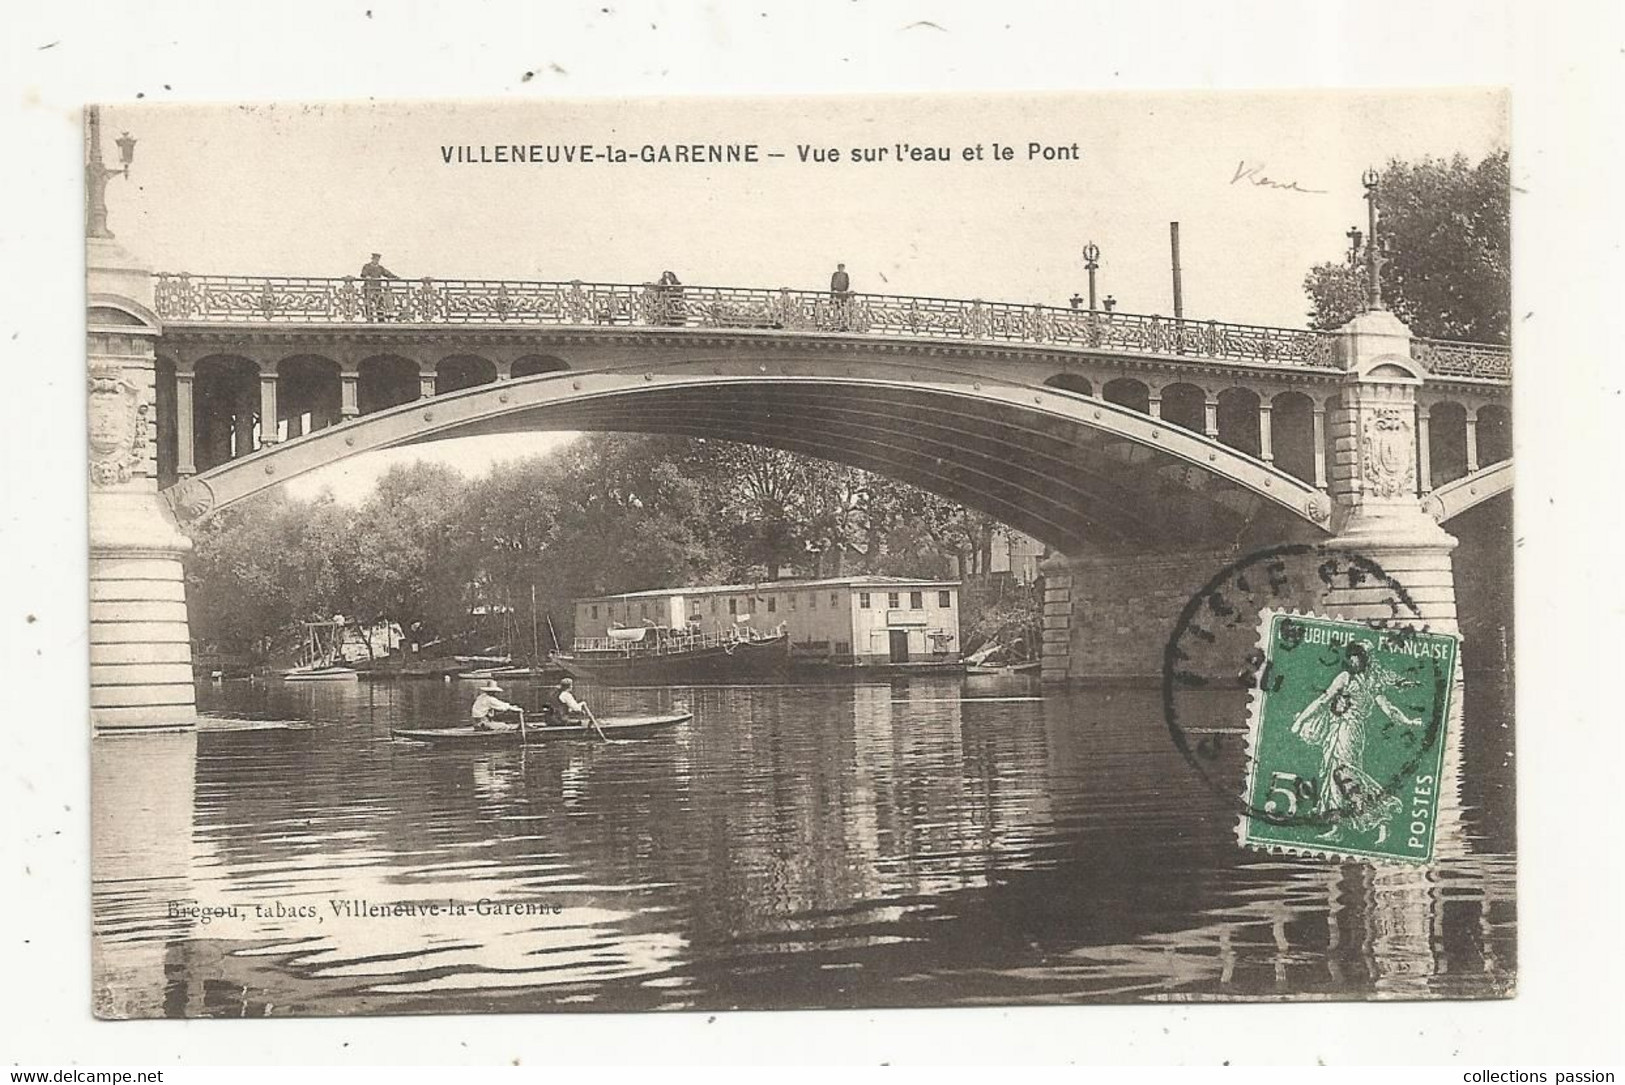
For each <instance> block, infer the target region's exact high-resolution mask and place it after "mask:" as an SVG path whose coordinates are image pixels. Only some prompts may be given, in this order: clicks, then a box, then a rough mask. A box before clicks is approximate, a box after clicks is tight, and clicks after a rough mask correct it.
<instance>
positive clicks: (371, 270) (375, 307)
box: [361, 252, 400, 321]
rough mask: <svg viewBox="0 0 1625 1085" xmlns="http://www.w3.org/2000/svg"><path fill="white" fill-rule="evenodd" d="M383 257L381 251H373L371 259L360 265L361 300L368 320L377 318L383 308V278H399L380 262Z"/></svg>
mask: <svg viewBox="0 0 1625 1085" xmlns="http://www.w3.org/2000/svg"><path fill="white" fill-rule="evenodd" d="M383 257H384V254H383V253H381V252H375V253H373V254H372V259H371V260H368V261H367V262H366V263H365V264H363V265H362V266H361V302H362V305H363V307H364V308H365V309H366V313H367V319H368V320H369V321H375V320H377V319H378V318H379V316H380V314H381V312H382V310H383V308H384V305H383V299H384V291H385V289H386V288H385V286H384V280H385V279H398V278H400V276H399V275H397V274H395V273H394V272H393V271H391V270H389V269H388V268H387V267H385V266H384V265H383V264H382V263H381V262H380V261H381V260H383Z"/></svg>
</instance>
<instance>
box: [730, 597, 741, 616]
mask: <svg viewBox="0 0 1625 1085" xmlns="http://www.w3.org/2000/svg"><path fill="white" fill-rule="evenodd" d="M728 613H729V614H738V613H739V600H737V599H729V600H728Z"/></svg>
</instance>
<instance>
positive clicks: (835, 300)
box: [829, 264, 852, 332]
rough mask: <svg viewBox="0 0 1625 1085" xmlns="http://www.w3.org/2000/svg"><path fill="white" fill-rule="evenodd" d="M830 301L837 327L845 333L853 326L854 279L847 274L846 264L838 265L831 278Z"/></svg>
mask: <svg viewBox="0 0 1625 1085" xmlns="http://www.w3.org/2000/svg"><path fill="white" fill-rule="evenodd" d="M829 300H830V307H831V309H832V310H833V312H834V316H835V326H836V327H837V328H839V329H840V330H841V331H843V332H844V331H846V330H848V329H849V328H850V327H851V325H852V320H851V308H852V277H851V276H849V275H848V274H847V273H846V265H845V264H836V265H835V274H833V275H831V276H830V277H829Z"/></svg>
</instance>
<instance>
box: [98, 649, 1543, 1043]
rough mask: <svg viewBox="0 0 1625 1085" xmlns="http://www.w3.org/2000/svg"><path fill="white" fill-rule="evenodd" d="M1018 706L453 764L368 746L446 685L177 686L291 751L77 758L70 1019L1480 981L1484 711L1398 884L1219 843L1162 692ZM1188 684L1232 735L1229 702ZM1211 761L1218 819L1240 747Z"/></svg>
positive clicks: (736, 699)
mask: <svg viewBox="0 0 1625 1085" xmlns="http://www.w3.org/2000/svg"><path fill="white" fill-rule="evenodd" d="M508 688H509V691H510V694H509V695H510V697H511V698H512V699H514V700H516V701H518V702H519V703H522V704H532V705H534V704H537V703H539V702H540V699H541V695H542V691H541V689H539V688H534V687H527V685H526V684H525V683H523V682H518V683H512V684H510V685H509V687H508ZM1040 692H1041V691H1040V689H1039V687H1038V686H1037V685H1036V684H1029V682H1028V681H1027V680H1026V679H1023V678H982V677H964V678H961V677H953V678H944V677H931V678H920V677H909V678H902V677H899V678H896V679H893V680H890V681H885V682H880V683H869V684H856V685H853V684H834V685H791V686H730V687H709V688H703V687H702V688H692V689H658V690H655V689H598V690H591V689H589V690H587V691H586V694H587V699H588V701H589V703H591V704H593V705H594V707H595V709H596V710H597V711H598V713H599V714H600V715H603V714H606V713H616V712H620V713H629V712H637V711H652V710H661V709H666V708H669V707H671V706H672V705H673V704H678V705H681V706H683V707H687V708H688V709H690V710H692V711H693V712H694V719H693V720H692V721H691V722H689V723H686V724H684V725H682V726H680V727H678V728H676V729H674V730H672V731H670V732H667V733H664V734H661V735H658V736H655V737H650V738H647V739H643V740H640V741H636V742H632V741H627V742H623V743H616V744H612V745H605V744H602V743H596V742H585V741H567V742H560V743H553V744H548V745H545V746H541V747H532V748H529V749H526V750H523V751H521V750H518V749H502V750H495V749H493V750H482V751H467V750H464V751H451V750H444V749H436V748H427V747H422V746H414V745H408V744H404V743H397V742H392V741H391V740H390V736H389V730H390V727H391V726H400V725H414V726H435V725H439V724H448V725H449V724H452V723H454V722H457V721H458V720H459V719H460V718H461V717H462V716H464V715H465V714H466V712H467V709H468V703H469V701H470V700H471V699H472V695H473V694H472V685H471V684H469V683H466V682H459V683H451V684H441V683H430V682H423V683H401V684H394V685H385V684H369V683H355V682H352V683H337V684H335V683H308V684H302V685H288V684H284V683H280V682H271V683H247V682H233V683H226V684H224V685H215V686H209V685H203V686H200V687H199V702H200V709H201V710H202V711H204V712H206V713H211V714H215V715H219V716H222V717H232V718H234V719H237V720H244V719H255V720H278V721H296V722H297V723H298V724H299V726H295V727H277V728H274V729H259V730H231V731H224V732H219V733H216V732H212V731H211V732H205V733H201V734H198V735H196V736H147V737H139V738H137V737H128V738H126V737H111V738H101V739H98V740H97V741H96V742H95V743H94V747H95V749H94V756H93V786H94V787H95V789H96V796H95V798H96V802H95V806H96V823H95V838H96V842H97V843H96V847H97V855H96V862H95V873H96V880H95V882H94V886H93V893H94V926H95V931H94V937H95V950H96V953H95V956H96V962H97V975H96V1006H97V1011H98V1013H100V1014H102V1015H104V1016H189V1017H191V1016H259V1015H268V1014H274V1015H299V1014H347V1013H417V1012H453V1011H463V1012H469V1011H528V1010H551V1009H561V1010H583V1009H585V1010H643V1009H720V1008H729V1007H754V1008H779V1007H802V1008H815V1007H872V1006H894V1005H906V1006H930V1005H975V1004H1005V1003H1067V1002H1080V1001H1085V1002H1086V1001H1110V1002H1118V1001H1152V1000H1206V999H1245V998H1271V999H1273V998H1283V997H1290V998H1436V997H1438V998H1453V997H1488V996H1502V995H1506V994H1509V993H1510V991H1511V988H1512V985H1513V976H1514V972H1515V967H1514V962H1515V948H1516V936H1515V914H1516V913H1515V900H1514V884H1513V883H1514V855H1513V837H1512V824H1513V817H1512V814H1513V810H1512V729H1511V726H1510V708H1509V705H1510V699H1509V698H1508V697H1507V696H1506V694H1505V692H1504V691H1502V690H1499V689H1496V688H1495V687H1494V686H1493V685H1492V684H1490V683H1488V682H1485V681H1479V682H1476V683H1474V682H1473V681H1472V680H1471V679H1470V680H1469V692H1468V700H1467V708H1466V725H1465V726H1464V727H1463V728H1462V729H1461V734H1462V735H1464V736H1465V738H1464V741H1462V743H1461V745H1460V748H1459V749H1458V750H1457V751H1456V756H1457V758H1458V759H1459V763H1460V766H1461V774H1460V775H1461V786H1460V788H1459V789H1458V792H1459V799H1458V798H1457V797H1455V796H1452V795H1447V796H1446V799H1445V806H1446V810H1445V812H1444V813H1442V814H1441V831H1440V838H1439V849H1440V853H1441V856H1442V858H1440V859H1439V860H1438V861H1437V862H1436V863H1434V864H1433V865H1432V866H1430V867H1426V868H1409V867H1399V866H1394V865H1373V864H1367V863H1352V862H1351V863H1337V862H1331V861H1321V860H1314V859H1300V858H1291V859H1288V858H1282V857H1279V856H1270V855H1263V854H1257V853H1253V852H1248V851H1243V850H1242V849H1241V848H1239V847H1238V846H1237V844H1236V842H1235V836H1234V831H1235V829H1234V826H1235V816H1234V808H1233V806H1232V805H1231V802H1232V799H1231V797H1230V796H1227V795H1223V794H1219V793H1215V792H1214V791H1213V790H1211V789H1210V787H1209V785H1208V784H1206V783H1204V782H1203V781H1202V780H1201V779H1200V778H1199V777H1197V776H1196V775H1195V774H1194V773H1193V771H1192V770H1191V769H1190V767H1189V766H1188V765H1187V764H1186V763H1185V761H1184V760H1183V758H1182V757H1181V755H1180V754H1179V753H1178V751H1177V750H1176V749H1175V747H1174V745H1173V743H1172V742H1171V741H1170V738H1169V733H1168V729H1167V727H1166V725H1165V723H1164V722H1163V715H1162V711H1161V702H1160V699H1159V694H1158V693H1157V692H1156V691H1154V690H1119V691H1069V692H1065V693H1057V692H1045V693H1044V695H1043V696H1040V695H1039V694H1040ZM1211 696H1212V697H1213V698H1214V700H1213V703H1212V704H1211V705H1210V706H1208V707H1209V709H1210V712H1211V714H1212V715H1213V716H1214V717H1215V718H1227V717H1233V718H1234V719H1236V720H1238V721H1241V720H1244V719H1245V699H1244V697H1243V696H1242V695H1240V694H1228V693H1215V694H1212V695H1211ZM239 726H240V725H239ZM1210 771H1212V772H1213V774H1214V776H1215V778H1222V779H1229V780H1234V781H1235V782H1236V787H1235V792H1236V793H1239V791H1240V780H1241V777H1242V753H1241V751H1240V750H1239V749H1238V748H1235V747H1230V748H1228V749H1227V751H1226V752H1224V753H1223V754H1222V755H1221V758H1220V761H1219V763H1218V764H1217V766H1216V767H1215V768H1214V769H1212V770H1210ZM408 909H412V910H415V912H416V914H405V913H407V912H408ZM198 910H202V914H198ZM397 913H400V914H397Z"/></svg>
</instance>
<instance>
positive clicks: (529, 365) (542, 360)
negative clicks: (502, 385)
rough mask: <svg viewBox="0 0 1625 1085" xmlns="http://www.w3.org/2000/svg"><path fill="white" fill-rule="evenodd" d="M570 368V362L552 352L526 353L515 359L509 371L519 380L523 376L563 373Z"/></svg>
mask: <svg viewBox="0 0 1625 1085" xmlns="http://www.w3.org/2000/svg"><path fill="white" fill-rule="evenodd" d="M569 368H570V363H569V362H567V361H565V360H564V359H563V358H559V357H555V356H554V355H552V354H525V355H521V356H520V357H518V358H515V359H514V361H513V365H512V366H510V367H509V370H508V373H509V375H510V376H511V377H513V378H514V379H515V380H517V379H519V378H521V377H534V376H537V375H539V374H542V373H561V372H563V371H564V370H566V369H569Z"/></svg>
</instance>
